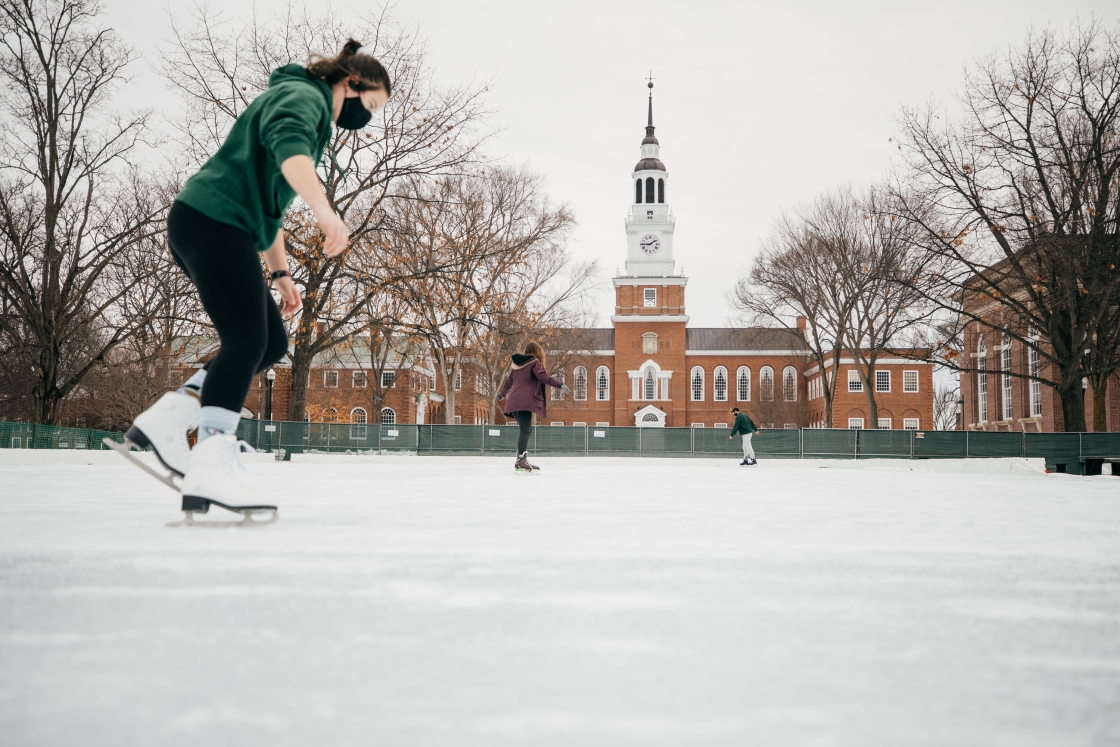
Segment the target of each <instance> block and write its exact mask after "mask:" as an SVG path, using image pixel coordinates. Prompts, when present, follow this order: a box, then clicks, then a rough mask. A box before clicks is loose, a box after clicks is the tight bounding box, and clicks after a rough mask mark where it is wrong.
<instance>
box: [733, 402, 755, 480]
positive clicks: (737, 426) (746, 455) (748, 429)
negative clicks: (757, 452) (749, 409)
mask: <svg viewBox="0 0 1120 747" xmlns="http://www.w3.org/2000/svg"><path fill="white" fill-rule="evenodd" d="M731 417H733V418H735V422H734V423H732V424H731V435H730V436H728V438H735V434H736V433H742V434H743V461H741V462H739V464H740V465H741V466H743V467H750V466H751V465H753V464H758V460H757V459H755V458H754V447H753V446H751V436H753V435H754V434H756V433H758V426H757V425H755V424H754V421H753V420H751V416H750V415H748V414H747V413H745V412H742V411H741V410H739V408H738V407H732V408H731Z"/></svg>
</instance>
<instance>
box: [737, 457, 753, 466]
mask: <svg viewBox="0 0 1120 747" xmlns="http://www.w3.org/2000/svg"><path fill="white" fill-rule="evenodd" d="M739 466H740V467H749V466H751V460H750V459H747V458H746V457H743V461H741V462H739Z"/></svg>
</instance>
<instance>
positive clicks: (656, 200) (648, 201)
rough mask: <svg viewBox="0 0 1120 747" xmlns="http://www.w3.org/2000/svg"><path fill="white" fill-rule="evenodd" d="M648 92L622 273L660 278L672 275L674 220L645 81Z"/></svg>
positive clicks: (666, 176) (628, 216) (666, 172)
mask: <svg viewBox="0 0 1120 747" xmlns="http://www.w3.org/2000/svg"><path fill="white" fill-rule="evenodd" d="M649 89H650V91H649V119H648V121H647V122H646V136H645V138H644V139H643V140H642V159H641V160H640V161H638V165H637V166H635V167H634V173H633V174H631V176H630V183H631V185H632V189H633V195H634V202H633V204H632V205H631V206H630V213H629V214H628V215H627V216H626V245H627V252H626V274H627V275H631V276H638V277H663V276H671V275H672V274H673V266H674V264H675V263H674V261H673V227H674V224H675V222H676V220H675V219H674V218H673V213H672V211H671V210H669V204H668V203H667V202H666V201H665V191H666V189H667V187H668V184H667V183H668V181H669V172H668V171H666V170H665V164H664V163H662V162H661V159H660V158H658V156H659V155H660V152H661V145H660V144H659V143H658V142H657V138H656V137H654V135H653V81H650V82H649Z"/></svg>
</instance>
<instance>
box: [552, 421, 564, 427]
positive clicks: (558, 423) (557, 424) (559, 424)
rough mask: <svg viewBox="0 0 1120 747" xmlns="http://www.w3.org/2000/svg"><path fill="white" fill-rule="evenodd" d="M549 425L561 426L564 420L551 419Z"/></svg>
mask: <svg viewBox="0 0 1120 747" xmlns="http://www.w3.org/2000/svg"><path fill="white" fill-rule="evenodd" d="M549 425H555V426H562V425H564V421H563V420H553V421H552V422H551V423H549Z"/></svg>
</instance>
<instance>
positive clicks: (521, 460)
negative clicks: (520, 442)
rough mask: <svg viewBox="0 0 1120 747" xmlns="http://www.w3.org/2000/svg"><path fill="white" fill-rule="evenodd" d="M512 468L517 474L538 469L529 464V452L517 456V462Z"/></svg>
mask: <svg viewBox="0 0 1120 747" xmlns="http://www.w3.org/2000/svg"><path fill="white" fill-rule="evenodd" d="M513 467H514V469H516V470H517V471H518V472H532V471H533V470H535V469H539V467H534V466H533V465H531V464H529V452H527V451H526V452H525V453H524V454H518V455H517V461H516V462H515V463H514V465H513Z"/></svg>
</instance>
